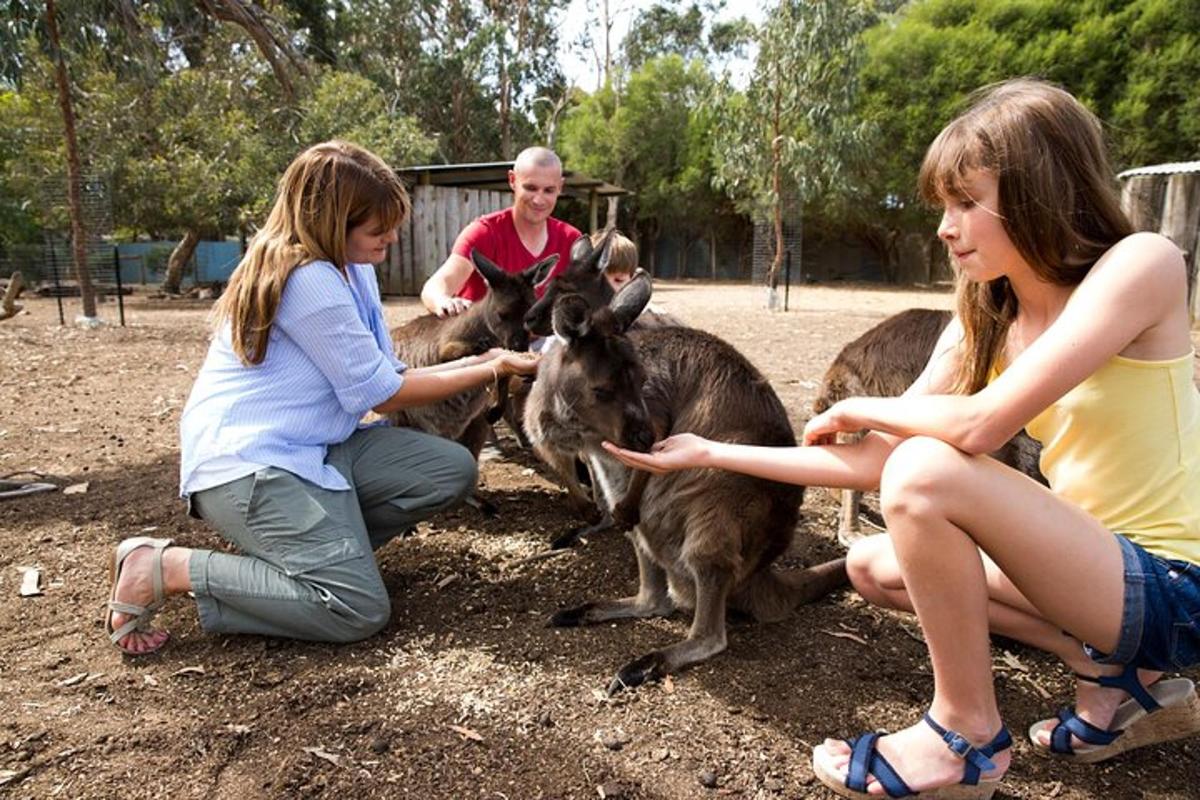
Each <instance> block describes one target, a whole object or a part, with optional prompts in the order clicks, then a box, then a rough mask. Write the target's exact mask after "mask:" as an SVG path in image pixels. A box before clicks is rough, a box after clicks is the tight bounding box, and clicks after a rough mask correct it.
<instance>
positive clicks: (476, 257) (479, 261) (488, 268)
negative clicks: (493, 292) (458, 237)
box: [471, 249, 508, 286]
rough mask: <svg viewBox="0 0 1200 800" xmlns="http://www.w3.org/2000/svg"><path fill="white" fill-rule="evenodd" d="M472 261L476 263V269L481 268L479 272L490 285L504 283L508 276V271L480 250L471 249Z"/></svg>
mask: <svg viewBox="0 0 1200 800" xmlns="http://www.w3.org/2000/svg"><path fill="white" fill-rule="evenodd" d="M471 262H472V263H474V264H475V269H477V270H479V274H480V275H482V276H483V279H484V280H485V281H487V284H488V286H495V285H496V284H498V283H503V282H504V280H505V279H507V278H508V273H507V272H505V271H504V270H502V269H500V267H498V266H496V264H495V262H493V261H492V260H491V259H490V258H488V257H487V256H485V255H484V254H483V253H481V252H479V251H478V250H475V249H472V250H471Z"/></svg>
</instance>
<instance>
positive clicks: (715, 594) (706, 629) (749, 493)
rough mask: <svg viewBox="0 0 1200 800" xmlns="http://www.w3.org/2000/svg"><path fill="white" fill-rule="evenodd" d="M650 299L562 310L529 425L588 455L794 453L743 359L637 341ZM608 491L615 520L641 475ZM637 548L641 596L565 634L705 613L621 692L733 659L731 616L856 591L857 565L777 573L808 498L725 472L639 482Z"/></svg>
mask: <svg viewBox="0 0 1200 800" xmlns="http://www.w3.org/2000/svg"><path fill="white" fill-rule="evenodd" d="M649 299H650V281H649V279H648V278H647V277H646V276H644V275H643V276H638V277H635V278H634V279H633V280H632V281H630V282H629V284H627V285H626V286H625V288H624V289H622V291H621V292H620V293H619V294H617V295H616V297H614V298H613V300H612V303H611V305H610V306H604V307H601V308H600V309H593V308H592V307H591V305H590V304H589V303H588V302H587V300H585V299H584V298H582V297H580V296H578V295H560V296H559V297H558V298H557V300H556V302H555V305H554V310H553V321H554V330H555V332H556V334H557V335H558V336H560V337H562V338H563V339H564V340H565V344H564V345H563V346H562V347H559V348H557V349H555V350H553V351H551V352H550V353H549V354H548V355H546V356H544V357H543V359H542V363H541V365H540V366H539V368H538V378H537V380H536V381H535V382H534V384H533V391H532V393H531V394H530V397H529V408H527V410H526V418H527V419H529V418H530V417H531V416H532V417H536V418H538V419H540V420H541V422H542V423H545V424H547V425H549V426H551V428H552V430H551V434H552V435H563V436H570V437H576V438H577V440H578V442H579V443H581V445H582V447H583V448H584V449H585V450H591V451H599V450H600V442H601V441H604V440H608V441H612V442H615V443H618V444H621V445H622V446H624V447H628V448H631V449H636V450H641V451H645V450H648V449H649V448H650V446H651V444H652V443H653V442H654V441H655V440H656V439H659V438H662V437H664V436H667V435H670V434H673V433H678V432H682V431H691V432H694V433H697V434H700V435H701V436H706V437H712V438H715V439H720V440H724V441H732V442H744V443H747V444H759V445H771V446H794V445H795V443H796V440H795V436H794V434H793V432H792V428H791V425H790V424H789V423H788V418H787V414H786V413H785V411H784V409H783V405H782V404H781V403H780V402H779V398H778V397H777V396H776V395H775V392H774V391H773V390H772V389H771V387H770V385H769V384H768V383H767V381H766V379H765V378H763V376H762V375H761V374H760V373H759V372H758V371H757V370H756V369H755V368H754V367H753V366H751V364H750V363H749V362H748V361H747V360H746V359H745V358H743V357H742V356H741V354H739V353H738V352H737V351H736V350H734V348H733V347H731V346H730V345H728V344H727V343H725V342H723V341H722V340H720V339H718V338H717V337H715V336H712V335H710V334H708V333H704V332H702V331H698V330H694V329H689V328H683V327H661V328H659V327H655V328H646V329H641V330H639V329H636V328H634V329H631V325H632V323H633V321H634V320H635V319H636V318H637V316H638V314H639V313H640V312H641V310H642V308H643V307H644V306H645V304H646V303H647V302H648V301H649ZM611 464H612V465H615V466H614V467H613V468H612V470H611V473H610V474H609V475H608V476H607V477H606V478H604V479H602V480H601V486H602V488H603V489H604V490H605V496H606V500H607V502H608V505H609V507H610V509H613V510H616V509H617V508H618V506H619V505H620V503H621V500H622V498H624V497H625V495H624V492H625V488H626V486H627V484H629V483H631V481H629V480H628V471H627V470H625V468H624V467H621V466H620V465H619V464H617V463H616V462H615V461H613V462H611ZM636 474H637V475H638V476H640V478H639V479H640V481H641V483H642V488H641V490H640V491H639V492H636V493H634V497H636V500H637V502H636V506H637V508H636V509H635V510H634V512H633V514H632V516H633V517H634V520H635V521H636V526H635V527H634V529H633V531H632V532H631V533H630V534H629V538H630V540H631V541H632V543H633V546H634V551H635V553H636V555H637V561H638V575H639V585H638V591H637V594H635V595H633V596H631V597H624V598H621V599H615V600H596V601H593V602H589V603H585V604H584V605H581V606H578V607H576V608H571V609H568V610H564V611H560V612H559V613H557V614H555V615H554V617H553V618H552V620H551V622H552V624H554V625H559V626H574V625H581V624H585V623H595V622H604V621H606V620H612V619H619V618H625V617H653V616H666V615H669V614H671V613H672V612H673V611H675V610H676V609H677V608H681V607H682V608H692V609H694V611H693V617H692V626H691V630H690V631H689V633H688V636H687V638H686V639H684V640H683V641H680V642H676V643H675V644H672V645H670V646H668V647H665V648H663V649H661V650H655V651H653V652H651V653H648V654H646V655H644V656H641V657H640V658H637V659H634V660H633V661H631V662H629V663H628V664H626V665H625V666H623V667H622V668H621V669H620V670H619V671H618V672H617V675H616V677H615V678H614V679H613V680H612V682H611V684H610V686H609V691H610V692H615V691H619V690H620V689H622V688H625V687H628V686H637V685H639V684H641V683H643V682H645V681H647V680H652V679H657V678H661V677H662V676H664V675H667V674H669V673H672V672H675V671H676V670H678V669H681V668H683V667H686V666H688V665H691V664H695V663H698V662H701V661H704V660H706V659H708V658H710V657H711V656H713V655H715V654H716V653H719V652H721V651H722V650H724V649H725V646H726V638H725V614H726V608H727V607H732V608H734V609H737V610H739V611H742V612H745V613H748V614H750V615H752V616H753V617H755V618H756V619H758V620H760V621H771V620H778V619H781V618H783V617H784V616H786V615H787V614H788V613H789V612H790V611H791V610H792V609H793V608H795V607H797V606H799V605H801V604H803V603H807V602H811V601H813V600H815V599H817V598H819V597H822V596H823V595H825V594H826V593H828V592H830V591H832V590H833V589H834V588H836V587H838V586H841V585H842V584H844V583H845V581H846V573H845V562H844V561H843V560H838V561H833V562H829V563H827V564H822V565H820V566H817V567H814V568H812V569H808V570H804V571H794V572H790V573H782V572H777V571H776V570H774V569H773V568H772V562H774V561H775V559H776V558H778V557H779V556H780V555H781V554H782V553H783V552H784V551H786V550H787V548H788V546H789V545H790V543H791V541H792V536H793V534H794V531H795V527H796V521H797V519H798V516H799V506H800V502H801V500H802V499H803V495H804V489H803V487H800V486H792V485H789V484H783V483H775V482H772V481H766V480H762V479H759V478H752V477H749V476H745V475H739V474H736V473H732V472H724V471H721V470H707V469H694V470H683V471H679V472H672V473H669V474H666V475H656V476H649V475H647V473H644V472H638V473H636Z"/></svg>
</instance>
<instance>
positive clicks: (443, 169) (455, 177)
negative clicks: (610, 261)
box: [396, 161, 630, 197]
mask: <svg viewBox="0 0 1200 800" xmlns="http://www.w3.org/2000/svg"><path fill="white" fill-rule="evenodd" d="M512 165H513V162H511V161H487V162H479V163H471V164H424V165H421V166H415V167H401V168H400V169H397V170H396V173H397V174H399V175H400V176H401V177H405V178H408V179H409V180H411V181H413V182H420V183H426V182H427V183H430V184H433V185H434V186H461V187H464V188H471V189H491V190H496V191H504V192H507V191H509V188H508V171H509V170H510V169H512ZM592 192H595V193H596V194H597V195H599V196H600V197H610V196H615V195H623V194H630V192H629V190H628V189H623V188H621V187H620V186H616V185H614V184H611V183H608V182H607V181H602V180H599V179H598V178H589V177H588V176H587V175H584V174H583V173H581V172H575V171H574V170H570V169H564V170H563V193H564V194H566V195H569V196H573V197H587V196H588V195H589V194H591V193H592Z"/></svg>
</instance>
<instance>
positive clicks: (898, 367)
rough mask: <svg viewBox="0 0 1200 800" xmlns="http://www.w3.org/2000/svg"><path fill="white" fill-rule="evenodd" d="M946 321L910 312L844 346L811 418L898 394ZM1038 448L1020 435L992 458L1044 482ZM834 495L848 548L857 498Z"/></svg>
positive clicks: (855, 533) (946, 315) (857, 530)
mask: <svg viewBox="0 0 1200 800" xmlns="http://www.w3.org/2000/svg"><path fill="white" fill-rule="evenodd" d="M950 316H951V315H950V312H949V311H935V310H933V309H929V308H910V309H909V310H907V311H901V312H900V313H899V314H894V315H893V316H890V317H888V318H887V319H885V320H884V321H883V322H881V323H879V324H878V325H876V326H875V327H873V328H871V329H870V330H869V331H867V332H866V333H864V334H863V335H862V336H860V337H858V338H857V339H855V340H854V341H852V342H850V344H848V345H846V346H845V347H843V348H842V351H841V352H840V353H838V354H837V357H836V358H834V360H833V363H832V364H830V366H829V369H828V370H826V371H825V377H824V379H823V380H822V383H821V392H820V394H819V395H818V396H817V399H816V400H814V401H813V413H814V414H820V413H821V412H823V411H825V410H826V409H828V408H829V407H830V406H832V405H833V404H834V403H836V402H838V401H839V400H844V399H845V398H847V397H895V396H896V395H900V394H903V393H904V391H905V390H907V389H908V387H909V386H911V385H912V384H913V382H914V381H916V379H917V378H918V377H919V376H920V374H921V371H922V370H923V369H925V365H926V364H927V363H928V362H929V359H930V357H931V356H932V355H933V348H934V345H936V344H937V340H938V337H939V336H941V334H942V330H943V329H945V327H946V325H948V324H949V322H950ZM1041 449H1042V448H1041V445H1039V444H1038V443H1037V442H1036V441H1035V440H1033V439H1031V438H1030V437H1029V436H1028V435H1027V434H1026V433H1025V432H1024V431H1022V432H1020V433H1018V434H1017V435H1016V436H1014V437H1013V438H1012V439H1010V440H1009V441H1008V442H1007V443H1006V444H1005V445H1004V446H1003V447H1001V448H1000V449H999V450H997V451H996V452H994V453H992V457H993V458H996V459H998V460H999V461H1001V462H1003V463H1005V464H1007V465H1008V466H1010V467H1012V468H1013V469H1016V470H1018V471H1020V472H1023V473H1025V474H1026V475H1028V476H1030V477H1031V478H1033V479H1034V480H1037V481H1039V482H1041V483H1045V482H1046V479H1045V478H1044V477H1043V476H1042V473H1041V471H1040V470H1039V469H1038V456H1039V455H1040V454H1041ZM840 494H841V501H842V508H841V514H840V517H839V520H838V541H840V542H841V543H842V544H844V545H847V546H849V545H850V544H851V543H852V542H854V541H855V540H857V539H861V538H862V537H863V532H862V527H861V526H860V524H859V519H858V517H859V511H860V506H861V503H862V493H861V492H856V491H853V490H850V489H843V490H840Z"/></svg>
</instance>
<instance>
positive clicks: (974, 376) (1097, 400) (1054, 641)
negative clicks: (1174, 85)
mask: <svg viewBox="0 0 1200 800" xmlns="http://www.w3.org/2000/svg"><path fill="white" fill-rule="evenodd" d="M1113 186H1114V180H1113V176H1112V173H1111V171H1110V169H1109V166H1108V164H1107V161H1106V157H1105V149H1104V142H1103V138H1102V134H1101V129H1100V124H1099V122H1098V120H1096V118H1095V117H1094V116H1093V115H1092V114H1091V113H1090V112H1088V111H1087V110H1086V109H1085V108H1083V106H1082V105H1080V103H1079V102H1078V101H1076V100H1075V98H1073V97H1072V96H1071V95H1069V94H1067V93H1066V92H1064V91H1062V90H1060V89H1058V88H1056V87H1054V86H1051V85H1049V84H1046V83H1041V82H1037V81H1032V80H1016V81H1011V82H1007V83H1003V84H999V85H997V86H993V87H990V88H988V89H985V90H983V91H982V92H981V93H980V94H978V95H977V96H976V98H975V103H974V105H973V106H972V107H971V108H970V109H969V110H968V111H967V112H966V113H964V114H963V115H962V116H960V117H959V118H958V119H956V120H954V121H953V122H952V123H950V125H949V126H947V127H946V129H945V130H943V131H942V132H941V134H940V135H939V136H938V137H937V139H936V140H935V141H934V143H933V145H932V146H931V147H930V149H929V152H928V153H927V154H926V157H925V162H924V164H923V166H922V168H921V189H922V193H923V194H924V195H925V197H926V198H927V199H928V200H930V201H932V202H935V203H937V204H939V205H940V206H941V207H942V208H943V213H942V221H941V225H940V226H939V228H938V235H939V236H940V237H941V239H942V240H943V241H944V242H945V244H946V246H947V248H948V249H949V251H950V255H951V260H952V262H953V264H954V267H955V270H956V272H957V283H958V313H957V315H956V316H955V319H954V321H953V322H952V323H951V324H950V326H949V328H947V329H946V331H945V333H944V334H943V335H942V338H941V340H940V341H939V343H938V345H937V347H936V349H935V351H934V354H933V356H932V358H931V360H930V362H929V364H928V366H927V367H926V368H925V370H924V372H923V374H922V375H921V377H920V378H919V379H918V380H917V382H916V383H915V384H914V385H913V386H912V387H911V388H910V389H909V390H908V391H907V392H906V393H905V394H904V395H903V396H901V397H898V398H851V399H848V400H845V401H843V402H840V403H838V404H836V405H835V406H833V407H832V408H830V409H829V410H828V411H826V412H825V413H823V414H820V415H818V416H817V417H815V418H813V419H812V420H810V421H809V423H808V425H807V426H806V427H805V430H804V444H805V445H809V446H805V447H799V448H793V449H775V450H772V449H769V448H760V447H747V446H743V445H736V444H726V443H721V442H710V441H706V440H704V439H700V438H698V437H695V436H691V435H687V434H684V435H680V436H676V437H672V438H669V439H666V440H665V441H663V442H660V443H659V444H657V445H656V446H655V448H654V450H653V452H652V453H651V454H648V455H641V454H637V453H632V452H626V451H620V450H616V449H615V448H613V452H614V453H615V454H616V455H618V457H620V458H621V460H622V461H624V462H625V463H626V464H628V465H629V466H631V467H638V468H642V469H647V470H650V471H654V472H661V471H668V470H673V469H683V468H688V467H718V468H723V469H730V470H735V471H738V472H744V473H747V474H751V475H756V476H760V477H764V478H770V479H773V480H779V481H787V482H791V483H798V484H805V485H816V486H830V487H843V488H854V489H863V490H867V489H874V488H876V487H878V488H879V492H880V502H881V506H882V509H883V514H884V518H885V519H886V521H887V533H886V534H881V535H879V536H873V537H870V538H868V539H864V540H862V541H860V542H858V543H856V544H855V545H854V547H853V548H852V549H851V551H850V555H849V559H848V569H849V571H850V577H851V580H852V581H853V583H854V585H855V587H856V588H857V589H858V591H859V592H861V593H862V595H863V596H864V597H866V598H867V599H868V600H870V601H872V602H874V603H877V604H879V605H883V606H887V607H890V608H897V609H904V610H908V611H915V612H916V615H917V618H918V620H919V621H920V623H921V627H922V629H923V631H924V634H925V639H926V642H927V643H928V646H929V655H930V660H931V662H932V667H933V674H934V694H933V701H932V704H931V706H930V709H929V713H928V714H926V715H925V717H924V718H923V719H922V720H921V721H918V722H917V723H916V724H914V725H912V726H911V727H909V728H906V729H904V730H902V731H899V732H897V733H894V734H891V735H886V736H880V735H878V734H873V733H872V734H864V735H862V736H859V737H857V738H855V739H852V740H849V741H842V740H835V739H827V740H825V742H824V743H823V744H821V745H819V746H817V747H816V748H815V749H814V751H813V769H814V770H815V772H816V773H817V775H818V777H820V779H821V780H822V781H823V782H825V783H826V784H827V785H828V786H830V787H831V788H833V789H834V791H836V792H837V793H838V794H841V795H843V796H846V797H865V796H879V795H884V794H886V795H888V796H892V797H900V796H905V795H907V794H909V793H910V792H920V793H921V796H922V797H947V796H953V797H956V798H966V797H984V798H986V797H990V796H991V795H992V793H993V792H994V791H995V789H996V786H997V784H998V782H999V780H1000V778H1001V776H1002V775H1003V774H1004V772H1005V771H1006V770H1007V769H1008V766H1009V762H1010V760H1011V750H1010V745H1011V737H1010V736H1009V734H1008V732H1007V730H1006V729H1005V727H1004V726H1003V724H1002V722H1001V717H1000V711H999V709H998V707H997V704H996V695H995V691H994V687H993V681H992V672H991V653H990V647H989V638H988V633H989V631H994V632H996V633H999V634H1003V635H1005V636H1008V637H1011V638H1014V639H1018V640H1020V641H1023V642H1026V643H1028V644H1030V645H1033V646H1035V647H1038V648H1041V649H1043V650H1047V651H1049V652H1051V653H1053V654H1055V655H1057V656H1058V657H1060V658H1061V659H1062V661H1063V662H1064V663H1065V664H1066V666H1067V667H1068V668H1069V669H1071V670H1072V671H1073V672H1074V673H1075V674H1076V675H1077V677H1078V683H1077V687H1076V694H1075V704H1074V706H1073V707H1071V708H1067V709H1064V710H1063V711H1061V712H1060V713H1059V715H1058V716H1057V717H1055V718H1050V719H1045V720H1042V721H1040V722H1037V723H1035V724H1034V725H1033V726H1032V727H1031V728H1030V729H1029V734H1028V735H1029V738H1030V740H1031V743H1032V746H1033V747H1034V748H1035V749H1036V750H1037V751H1040V752H1042V753H1045V754H1047V755H1053V756H1057V757H1061V758H1064V759H1072V760H1076V761H1100V760H1103V759H1105V758H1109V757H1111V756H1113V755H1116V754H1117V753H1119V752H1122V751H1124V750H1129V749H1132V748H1134V747H1139V746H1142V745H1146V744H1150V743H1154V742H1161V741H1167V740H1169V739H1175V738H1180V737H1182V736H1186V735H1190V734H1192V733H1195V732H1196V731H1197V730H1198V729H1200V703H1198V701H1197V698H1196V691H1195V687H1194V685H1193V683H1192V681H1190V680H1188V679H1186V678H1174V679H1163V678H1162V673H1163V672H1164V671H1167V670H1178V669H1183V668H1187V667H1189V666H1192V665H1195V664H1196V663H1197V662H1200V630H1198V622H1197V620H1198V619H1200V566H1198V565H1200V393H1197V390H1196V386H1195V384H1194V382H1193V377H1192V370H1193V348H1192V342H1191V337H1190V326H1189V320H1188V312H1187V307H1186V298H1187V276H1186V270H1185V267H1184V261H1183V259H1182V257H1181V255H1180V252H1179V250H1178V249H1176V247H1175V246H1174V245H1173V244H1171V242H1170V241H1168V240H1167V239H1165V238H1162V237H1160V236H1158V235H1155V234H1149V233H1134V232H1133V230H1132V228H1131V226H1130V223H1129V221H1128V220H1127V219H1126V218H1125V216H1124V215H1123V214H1122V213H1121V211H1120V207H1119V205H1118V202H1117V199H1116V197H1115V194H1114V191H1113ZM1022 428H1027V430H1028V432H1029V433H1030V434H1031V435H1032V436H1033V437H1035V438H1036V439H1038V440H1039V441H1040V442H1041V443H1042V445H1043V451H1042V463H1041V467H1042V471H1043V472H1044V473H1045V475H1046V476H1047V478H1048V479H1049V481H1050V486H1051V488H1050V489H1046V488H1044V487H1042V486H1040V485H1039V484H1038V483H1036V482H1035V481H1033V480H1031V479H1029V478H1028V477H1025V476H1024V475H1021V474H1019V473H1017V472H1016V471H1014V470H1012V469H1010V468H1008V467H1006V466H1004V465H1002V464H1000V463H999V462H997V461H995V460H994V459H991V458H989V457H987V456H986V455H984V454H986V453H988V452H989V451H991V450H994V449H995V448H997V447H999V446H1000V445H1001V444H1003V443H1004V442H1005V441H1007V440H1008V439H1009V438H1010V437H1011V436H1013V435H1014V434H1015V433H1017V431H1019V430H1021V429H1022ZM860 431H869V432H868V433H867V435H866V436H865V438H863V439H862V440H861V441H860V442H857V443H855V444H835V443H833V442H834V437H835V434H837V433H839V432H846V433H851V432H860ZM1085 643H1086V644H1085Z"/></svg>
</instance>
